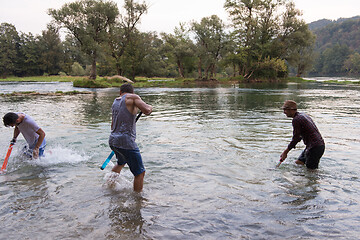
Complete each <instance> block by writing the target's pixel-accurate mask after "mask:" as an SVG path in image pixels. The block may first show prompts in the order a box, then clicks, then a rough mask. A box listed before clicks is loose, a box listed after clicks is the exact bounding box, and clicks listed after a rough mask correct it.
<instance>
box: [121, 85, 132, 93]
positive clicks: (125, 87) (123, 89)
mask: <svg viewBox="0 0 360 240" xmlns="http://www.w3.org/2000/svg"><path fill="white" fill-rule="evenodd" d="M120 92H123V93H134V87H133V86H132V85H131V84H130V83H125V84H123V85H121V86H120Z"/></svg>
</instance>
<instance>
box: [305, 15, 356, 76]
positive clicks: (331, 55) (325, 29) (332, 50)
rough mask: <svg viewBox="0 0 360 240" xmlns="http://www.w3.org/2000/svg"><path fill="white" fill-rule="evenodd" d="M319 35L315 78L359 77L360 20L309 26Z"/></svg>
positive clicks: (326, 20)
mask: <svg viewBox="0 0 360 240" xmlns="http://www.w3.org/2000/svg"><path fill="white" fill-rule="evenodd" d="M308 26H309V29H310V30H311V31H312V32H313V33H314V34H315V35H316V42H315V47H314V65H313V69H312V70H311V71H310V72H309V75H312V76H360V67H359V64H360V63H359V61H360V60H358V59H360V55H359V53H360V16H355V17H352V18H339V19H338V20H336V21H332V20H328V19H321V20H318V21H315V22H312V23H310V24H309V25H308Z"/></svg>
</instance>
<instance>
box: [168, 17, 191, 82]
mask: <svg viewBox="0 0 360 240" xmlns="http://www.w3.org/2000/svg"><path fill="white" fill-rule="evenodd" d="M161 37H162V39H163V40H164V45H163V49H162V50H163V52H164V54H165V56H166V57H167V58H168V59H169V60H170V61H172V62H174V63H176V66H177V69H178V73H179V76H180V77H182V78H185V74H186V73H188V72H191V71H192V70H193V69H194V53H195V45H194V43H193V42H192V40H191V39H190V36H189V31H188V29H186V27H185V25H184V24H180V26H179V27H176V28H175V30H174V34H167V33H161Z"/></svg>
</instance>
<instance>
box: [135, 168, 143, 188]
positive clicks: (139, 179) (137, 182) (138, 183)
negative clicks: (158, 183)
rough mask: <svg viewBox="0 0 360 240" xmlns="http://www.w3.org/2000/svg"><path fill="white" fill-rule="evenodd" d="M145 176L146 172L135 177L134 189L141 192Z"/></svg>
mask: <svg viewBox="0 0 360 240" xmlns="http://www.w3.org/2000/svg"><path fill="white" fill-rule="evenodd" d="M144 176H145V172H142V173H140V174H139V175H137V176H135V177H134V191H135V192H141V191H142V189H143V185H144Z"/></svg>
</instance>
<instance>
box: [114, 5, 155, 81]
mask: <svg viewBox="0 0 360 240" xmlns="http://www.w3.org/2000/svg"><path fill="white" fill-rule="evenodd" d="M124 9H125V14H120V20H119V21H118V22H117V23H116V24H114V25H112V26H111V27H110V32H109V33H110V36H109V47H110V52H111V55H112V57H113V58H114V59H115V61H116V70H117V73H118V74H119V75H123V71H124V66H123V65H122V62H123V59H122V58H123V55H124V53H125V51H126V49H127V47H128V45H129V43H131V41H134V40H136V39H134V36H135V35H136V32H137V29H136V26H137V24H138V23H139V22H140V19H141V16H142V15H143V14H145V13H146V12H147V10H148V5H147V4H146V3H145V2H143V3H136V2H135V1H134V0H125V3H124ZM134 33H135V34H134Z"/></svg>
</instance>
